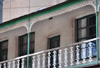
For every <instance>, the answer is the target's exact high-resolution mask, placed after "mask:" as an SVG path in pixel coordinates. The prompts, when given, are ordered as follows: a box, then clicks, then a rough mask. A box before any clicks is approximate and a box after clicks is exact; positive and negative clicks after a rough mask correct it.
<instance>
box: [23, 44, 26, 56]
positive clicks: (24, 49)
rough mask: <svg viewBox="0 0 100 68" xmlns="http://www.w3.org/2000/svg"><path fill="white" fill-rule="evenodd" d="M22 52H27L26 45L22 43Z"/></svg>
mask: <svg viewBox="0 0 100 68" xmlns="http://www.w3.org/2000/svg"><path fill="white" fill-rule="evenodd" d="M23 53H24V54H27V45H23Z"/></svg>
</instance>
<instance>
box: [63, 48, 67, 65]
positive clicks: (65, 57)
mask: <svg viewBox="0 0 100 68" xmlns="http://www.w3.org/2000/svg"><path fill="white" fill-rule="evenodd" d="M64 51H65V52H64V60H65V61H64V63H65V65H64V67H67V66H68V64H67V63H68V60H67V59H68V57H67V53H68V52H67V48H65V49H64Z"/></svg>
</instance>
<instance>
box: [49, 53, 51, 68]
mask: <svg viewBox="0 0 100 68" xmlns="http://www.w3.org/2000/svg"><path fill="white" fill-rule="evenodd" d="M50 54H51V52H48V68H50V66H51V63H50V58H51V56H50Z"/></svg>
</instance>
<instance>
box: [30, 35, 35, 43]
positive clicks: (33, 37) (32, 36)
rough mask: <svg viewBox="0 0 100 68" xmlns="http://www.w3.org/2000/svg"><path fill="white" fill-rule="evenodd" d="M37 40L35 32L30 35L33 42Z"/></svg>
mask: <svg viewBox="0 0 100 68" xmlns="http://www.w3.org/2000/svg"><path fill="white" fill-rule="evenodd" d="M34 40H35V34H31V35H30V41H31V42H33V41H34Z"/></svg>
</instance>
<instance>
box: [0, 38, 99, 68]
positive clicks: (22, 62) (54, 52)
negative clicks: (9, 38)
mask: <svg viewBox="0 0 100 68" xmlns="http://www.w3.org/2000/svg"><path fill="white" fill-rule="evenodd" d="M99 39H100V37H99V38H94V39H90V40H86V41H82V42H78V43H73V44H71V45H69V46H64V47H58V48H54V49H49V50H45V51H41V52H37V53H34V54H29V55H24V56H21V57H17V58H14V59H11V60H6V61H2V62H0V68H27V65H29V68H75V67H76V68H79V67H85V66H91V65H92V66H93V65H96V64H97V63H99V61H97V58H96V56H98V55H97V53H96V56H95V57H94V58H93V54H92V53H93V52H92V48H93V45H92V43H93V42H94V41H96V40H99ZM87 44H88V45H89V46H88V58H87V57H86V47H85V46H86V45H87ZM80 45H82V46H83V49H82V52H80V48H79V46H80ZM80 53H82V58H81V57H80ZM28 59H29V64H28V63H27V62H28V61H27V60H28Z"/></svg>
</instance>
